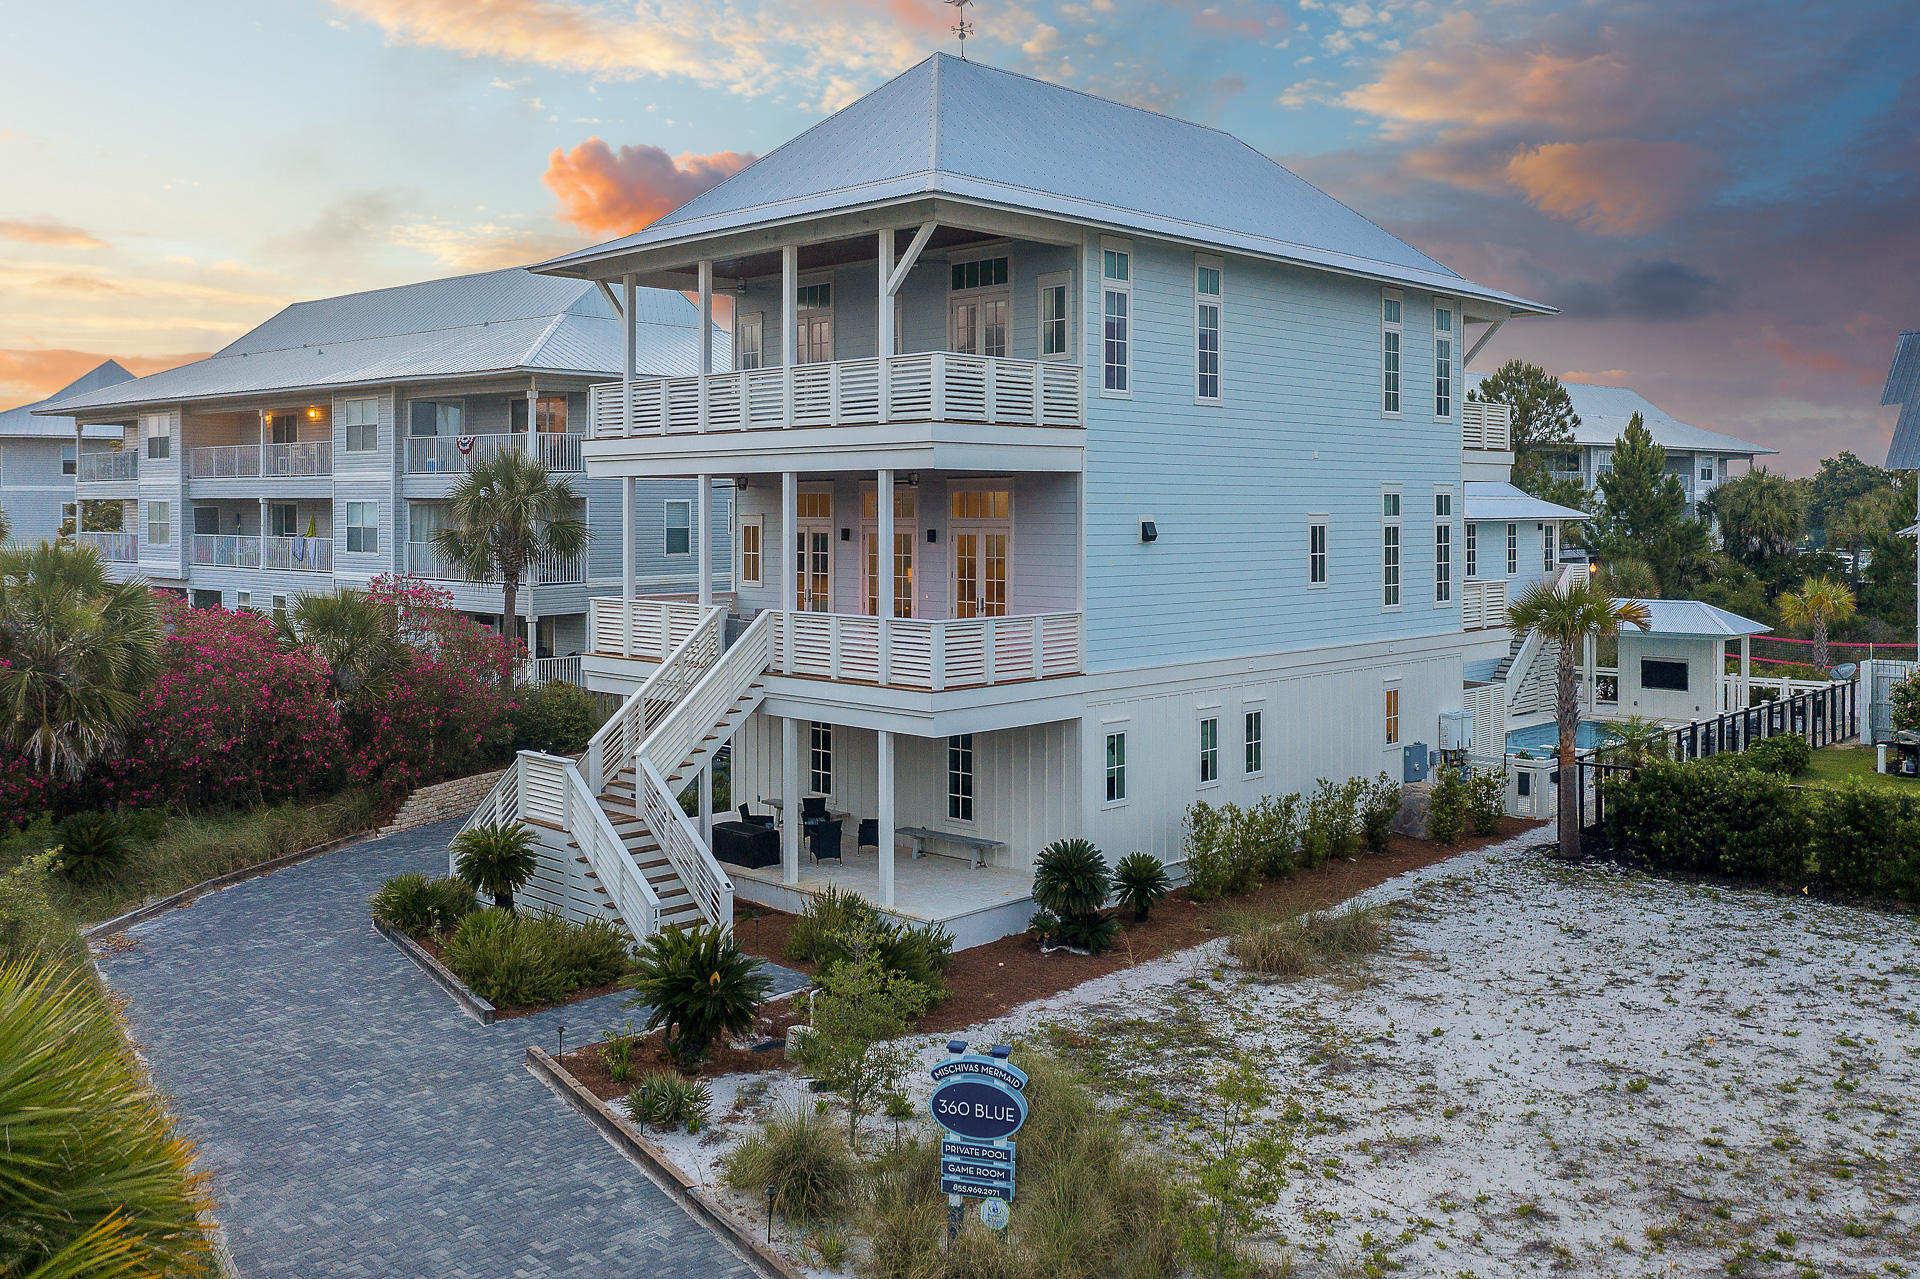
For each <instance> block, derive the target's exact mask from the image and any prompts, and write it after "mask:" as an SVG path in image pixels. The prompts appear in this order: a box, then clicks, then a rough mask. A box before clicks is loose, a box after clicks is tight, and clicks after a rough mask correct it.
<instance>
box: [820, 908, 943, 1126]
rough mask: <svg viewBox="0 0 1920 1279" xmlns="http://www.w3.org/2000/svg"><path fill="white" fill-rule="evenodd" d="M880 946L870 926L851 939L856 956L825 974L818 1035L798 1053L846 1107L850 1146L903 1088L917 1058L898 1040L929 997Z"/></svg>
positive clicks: (923, 1010)
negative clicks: (883, 1101)
mask: <svg viewBox="0 0 1920 1279" xmlns="http://www.w3.org/2000/svg"><path fill="white" fill-rule="evenodd" d="M881 941H882V936H881V933H880V930H879V929H877V928H874V927H872V926H869V927H868V928H866V929H865V930H863V932H862V933H861V935H859V936H856V937H855V938H853V939H852V942H853V945H852V957H851V958H850V959H848V960H847V962H845V963H842V964H837V965H835V966H834V967H833V968H832V969H830V970H829V971H828V972H827V973H826V974H824V975H823V976H822V978H821V981H820V990H819V993H818V994H816V995H815V996H814V1000H813V1012H812V1015H811V1020H812V1023H813V1031H812V1033H811V1034H809V1035H808V1036H807V1037H806V1039H805V1041H804V1042H803V1043H802V1045H801V1050H800V1060H801V1062H802V1063H803V1064H804V1065H805V1066H806V1068H807V1073H809V1074H810V1075H812V1076H813V1077H814V1078H815V1079H817V1080H819V1081H820V1082H821V1083H822V1084H824V1085H825V1086H826V1087H827V1088H828V1089H830V1090H831V1091H833V1092H836V1093H838V1094H840V1096H841V1098H842V1100H844V1101H845V1102H846V1104H847V1140H848V1141H849V1142H856V1141H858V1140H859V1137H860V1120H861V1119H862V1118H864V1117H865V1116H867V1115H869V1114H871V1113H873V1109H874V1103H875V1101H876V1100H877V1099H878V1098H880V1097H881V1096H882V1095H884V1094H886V1093H889V1092H897V1091H898V1090H899V1088H900V1081H901V1078H902V1077H903V1076H904V1075H905V1074H906V1072H907V1070H908V1069H909V1068H910V1067H911V1066H912V1065H913V1059H914V1054H913V1049H912V1048H911V1046H909V1045H907V1044H904V1043H901V1042H899V1039H900V1036H902V1035H904V1034H906V1032H907V1027H908V1025H909V1024H910V1023H911V1022H912V1021H913V1019H914V1018H915V1017H918V1016H919V1015H920V1014H921V1013H923V1012H925V1011H926V1010H927V1008H928V1006H929V1003H930V999H931V997H930V995H929V993H928V991H927V988H926V987H924V986H922V985H920V984H919V983H918V982H914V981H910V980H908V979H907V978H905V977H903V976H901V975H900V974H899V973H898V972H896V971H893V970H891V969H889V968H888V967H887V965H886V963H885V962H884V960H883V958H882V955H881V949H880V943H881Z"/></svg>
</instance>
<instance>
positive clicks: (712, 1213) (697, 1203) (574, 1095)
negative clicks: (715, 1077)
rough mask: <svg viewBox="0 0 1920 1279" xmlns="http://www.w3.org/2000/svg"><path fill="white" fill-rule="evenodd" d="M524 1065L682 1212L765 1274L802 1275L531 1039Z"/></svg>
mask: <svg viewBox="0 0 1920 1279" xmlns="http://www.w3.org/2000/svg"><path fill="white" fill-rule="evenodd" d="M527 1070H528V1071H529V1073H531V1074H532V1075H533V1076H534V1078H536V1079H538V1080H540V1081H541V1082H542V1083H544V1084H546V1085H547V1087H549V1088H551V1089H552V1090H553V1091H554V1092H556V1093H558V1094H559V1095H560V1097H561V1099H562V1100H564V1101H565V1102H566V1103H567V1104H568V1105H570V1106H572V1107H573V1108H574V1109H575V1110H577V1111H579V1112H580V1113H581V1114H583V1115H585V1116H586V1117H587V1119H588V1120H589V1121H590V1122H591V1123H592V1124H593V1126H594V1127H595V1128H598V1129H599V1130H600V1135H601V1136H603V1137H605V1138H606V1139H607V1140H608V1141H609V1142H610V1143H612V1145H613V1146H614V1148H615V1149H617V1150H619V1151H620V1152H621V1153H623V1154H625V1155H626V1156H627V1157H628V1158H630V1159H632V1160H633V1161H634V1162H636V1163H638V1164H640V1165H641V1166H642V1167H643V1168H645V1169H647V1170H648V1171H649V1172H651V1173H653V1174H655V1178H654V1179H655V1181H656V1182H659V1183H661V1184H662V1188H663V1189H665V1190H666V1192H667V1193H668V1194H669V1195H670V1196H672V1197H673V1199H674V1201H675V1202H676V1203H678V1204H679V1205H680V1206H681V1207H682V1208H684V1209H686V1210H687V1213H688V1215H690V1216H692V1217H693V1218H694V1219H695V1220H697V1221H699V1222H700V1223H701V1224H703V1225H705V1226H706V1227H707V1228H708V1229H710V1230H712V1231H713V1232H714V1233H715V1234H716V1235H718V1236H720V1238H721V1240H722V1241H723V1242H725V1243H727V1244H730V1245H731V1246H732V1247H733V1248H734V1249H736V1250H737V1251H738V1252H739V1253H740V1254H741V1255H742V1256H743V1257H744V1258H745V1259H746V1261H747V1263H748V1264H749V1265H751V1266H753V1267H754V1268H755V1269H757V1270H759V1271H760V1273H761V1274H763V1275H765V1276H766V1277H767V1279H806V1275H805V1274H804V1272H802V1271H801V1270H800V1269H799V1268H798V1267H796V1266H795V1265H794V1264H793V1263H792V1262H791V1261H788V1260H787V1259H786V1258H785V1257H783V1256H781V1255H780V1254H779V1253H777V1252H775V1251H774V1250H773V1249H771V1248H769V1247H768V1246H767V1245H766V1244H765V1243H763V1242H761V1241H760V1240H759V1239H757V1238H755V1237H754V1234H753V1232H752V1231H751V1230H748V1229H747V1228H746V1227H745V1226H744V1225H742V1223H741V1222H740V1221H739V1220H738V1219H736V1218H735V1217H734V1215H733V1214H732V1213H731V1212H729V1211H727V1209H726V1208H725V1207H724V1206H722V1205H721V1204H720V1203H719V1202H718V1201H717V1200H715V1199H714V1198H713V1197H712V1196H711V1195H709V1194H708V1193H707V1192H706V1191H704V1190H702V1189H701V1188H700V1187H699V1185H698V1184H697V1183H695V1182H694V1180H693V1179H692V1178H691V1177H689V1176H687V1174H686V1173H684V1172H682V1171H681V1170H680V1166H679V1165H678V1164H676V1163H674V1162H673V1161H672V1160H671V1159H668V1158H667V1156H666V1153H665V1152H664V1151H662V1150H661V1149H660V1148H659V1147H658V1146H656V1145H654V1144H653V1143H652V1142H651V1141H648V1140H647V1139H646V1137H645V1136H644V1135H643V1134H642V1133H641V1132H640V1130H639V1129H638V1128H636V1127H635V1126H634V1125H633V1124H632V1123H631V1122H629V1121H628V1120H627V1119H625V1118H623V1117H622V1116H621V1115H620V1114H618V1113H617V1112H616V1111H615V1110H614V1109H613V1108H612V1107H611V1106H609V1105H607V1103H606V1102H604V1101H601V1100H600V1099H599V1098H598V1097H596V1096H594V1095H593V1093H592V1092H590V1091H588V1090H587V1088H586V1087H585V1086H584V1085H583V1084H581V1082H580V1081H579V1080H577V1079H575V1078H574V1077H573V1075H572V1074H571V1073H570V1072H569V1071H568V1070H567V1068H566V1067H565V1066H562V1065H561V1064H560V1063H559V1062H557V1061H555V1060H554V1059H553V1058H551V1057H549V1056H547V1054H546V1053H545V1052H544V1051H543V1050H541V1049H540V1048H539V1047H537V1046H535V1045H532V1044H529V1045H528V1046H527Z"/></svg>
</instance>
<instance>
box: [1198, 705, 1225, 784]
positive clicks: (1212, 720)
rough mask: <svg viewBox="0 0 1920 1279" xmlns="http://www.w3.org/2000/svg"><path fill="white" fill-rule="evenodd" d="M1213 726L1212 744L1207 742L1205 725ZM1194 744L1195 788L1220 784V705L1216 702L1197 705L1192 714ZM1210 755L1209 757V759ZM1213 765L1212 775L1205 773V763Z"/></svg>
mask: <svg viewBox="0 0 1920 1279" xmlns="http://www.w3.org/2000/svg"><path fill="white" fill-rule="evenodd" d="M1208 725H1212V726H1213V744H1212V746H1211V747H1209V746H1208V744H1207V726H1208ZM1193 745H1194V765H1195V768H1194V776H1195V778H1196V780H1195V782H1194V789H1195V790H1211V789H1213V788H1214V787H1216V786H1218V785H1219V784H1220V707H1219V705H1218V704H1217V703H1216V704H1214V705H1210V706H1201V707H1197V708H1196V709H1195V710H1194V715H1193ZM1209 757H1211V759H1209ZM1209 762H1211V764H1212V765H1213V775H1212V776H1211V777H1209V776H1208V775H1207V765H1208V764H1209Z"/></svg>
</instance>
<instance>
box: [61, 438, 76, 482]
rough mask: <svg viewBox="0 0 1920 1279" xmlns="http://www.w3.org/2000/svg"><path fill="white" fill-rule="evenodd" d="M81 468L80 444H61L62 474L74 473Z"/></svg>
mask: <svg viewBox="0 0 1920 1279" xmlns="http://www.w3.org/2000/svg"><path fill="white" fill-rule="evenodd" d="M79 469H80V446H79V445H77V444H62V445H61V446H60V474H62V475H73V474H75V473H76V472H78V471H79Z"/></svg>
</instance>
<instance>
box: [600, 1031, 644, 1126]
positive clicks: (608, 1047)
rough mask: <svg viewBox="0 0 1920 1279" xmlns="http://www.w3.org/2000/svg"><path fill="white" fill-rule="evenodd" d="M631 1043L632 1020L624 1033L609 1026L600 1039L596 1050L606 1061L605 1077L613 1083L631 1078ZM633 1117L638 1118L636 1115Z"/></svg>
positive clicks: (601, 1058) (624, 1081)
mask: <svg viewBox="0 0 1920 1279" xmlns="http://www.w3.org/2000/svg"><path fill="white" fill-rule="evenodd" d="M633 1043H634V1040H633V1023H632V1022H628V1023H627V1029H626V1032H625V1033H624V1034H622V1033H618V1032H616V1031H614V1030H612V1029H611V1028H609V1029H608V1030H607V1032H606V1033H605V1034H604V1035H603V1036H602V1037H601V1039H600V1047H599V1049H598V1050H597V1051H598V1052H599V1054H600V1060H601V1061H603V1062H605V1063H606V1066H607V1078H608V1079H610V1080H612V1081H613V1082H614V1083H615V1084H625V1083H626V1082H627V1081H628V1080H629V1079H631V1078H633ZM629 1102H631V1098H629ZM629 1109H631V1105H629ZM635 1117H636V1118H638V1116H635Z"/></svg>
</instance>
